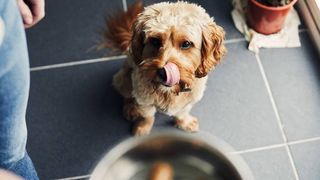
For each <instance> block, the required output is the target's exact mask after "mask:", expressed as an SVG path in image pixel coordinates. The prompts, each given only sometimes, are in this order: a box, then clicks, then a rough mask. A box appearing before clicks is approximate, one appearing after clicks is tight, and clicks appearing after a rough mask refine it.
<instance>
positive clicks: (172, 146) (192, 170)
mask: <svg viewBox="0 0 320 180" xmlns="http://www.w3.org/2000/svg"><path fill="white" fill-rule="evenodd" d="M231 152H233V150H232V148H230V146H228V145H227V144H226V143H224V142H223V141H221V140H219V139H217V138H215V137H212V136H211V135H208V134H203V133H202V134H197V135H190V134H185V133H183V134H182V133H172V132H162V133H157V134H152V135H149V136H145V137H139V138H131V139H128V140H126V141H124V142H122V143H121V144H119V145H117V146H116V147H115V148H113V149H112V150H111V151H110V152H109V153H108V154H107V155H106V156H105V157H104V158H103V159H102V160H101V161H100V163H99V164H98V165H97V167H96V168H95V169H94V171H93V173H92V176H91V178H90V179H91V180H147V179H148V176H149V172H150V168H151V167H152V165H153V164H154V163H155V162H159V161H161V162H166V163H169V164H170V165H171V166H172V168H173V170H174V179H175V180H209V179H210V180H215V179H219V180H220V179H226V180H229V179H230V180H240V179H243V180H251V179H253V176H252V174H251V171H250V170H249V168H248V166H247V164H246V163H245V162H244V160H243V159H242V158H241V157H240V156H239V155H235V154H232V153H231Z"/></svg>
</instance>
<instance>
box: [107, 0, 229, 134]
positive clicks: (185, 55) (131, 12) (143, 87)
mask: <svg viewBox="0 0 320 180" xmlns="http://www.w3.org/2000/svg"><path fill="white" fill-rule="evenodd" d="M106 24H107V28H108V30H107V31H106V32H105V34H104V35H105V37H106V41H105V42H104V47H111V48H114V49H117V50H120V51H122V52H124V53H126V54H127V55H128V59H127V60H126V61H125V62H124V64H123V66H122V68H121V69H120V70H119V72H118V73H117V74H115V75H114V77H113V85H114V87H115V88H116V90H117V91H118V92H119V93H120V94H121V95H122V96H123V98H124V107H123V113H124V116H125V118H127V119H128V120H132V121H134V122H135V126H134V129H133V134H134V135H145V134H149V132H150V130H151V128H152V126H153V123H154V120H155V117H154V116H155V113H156V112H157V111H160V112H163V113H165V114H167V115H170V116H173V117H174V119H175V121H176V125H177V127H179V128H181V129H183V130H185V131H188V132H195V131H198V129H199V124H198V120H197V118H196V117H193V116H192V115H190V110H191V108H192V106H193V105H194V104H195V103H196V102H198V101H199V100H200V99H201V98H202V96H203V92H204V90H205V88H206V82H207V78H208V76H207V74H208V72H209V71H210V70H212V69H213V68H214V67H215V66H216V65H217V64H218V63H219V62H220V60H221V58H222V56H223V55H224V54H225V52H226V48H225V46H224V44H223V43H224V35H225V33H224V31H223V29H222V28H221V27H220V26H218V25H217V24H216V23H215V22H214V21H213V18H211V17H210V16H209V15H208V14H207V13H206V11H205V10H204V9H203V8H202V7H200V6H198V5H196V4H191V3H187V2H183V1H178V2H174V3H171V2H163V3H158V4H154V5H151V6H148V7H145V8H143V6H142V3H140V2H137V3H135V4H134V5H133V6H131V7H130V8H129V9H128V11H127V12H123V13H120V14H118V15H115V16H112V17H110V18H108V19H107V21H106Z"/></svg>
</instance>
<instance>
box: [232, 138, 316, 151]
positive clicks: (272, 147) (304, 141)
mask: <svg viewBox="0 0 320 180" xmlns="http://www.w3.org/2000/svg"><path fill="white" fill-rule="evenodd" d="M315 141H320V137H314V138H308V139H302V140H295V141H291V142H288V143H282V144H274V145H269V146H261V147H257V148H251V149H245V150H240V151H234V152H232V153H231V154H246V153H251V152H257V151H264V150H270V149H276V148H280V147H285V146H286V145H297V144H304V143H309V142H315Z"/></svg>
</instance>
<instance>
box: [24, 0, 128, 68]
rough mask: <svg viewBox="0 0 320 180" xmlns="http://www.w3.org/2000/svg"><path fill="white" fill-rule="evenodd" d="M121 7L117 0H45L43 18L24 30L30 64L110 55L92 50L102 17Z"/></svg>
mask: <svg viewBox="0 0 320 180" xmlns="http://www.w3.org/2000/svg"><path fill="white" fill-rule="evenodd" d="M119 9H120V10H122V9H123V6H122V1H119V0H108V1H105V0H95V1H94V3H93V2H91V1H88V0H68V1H65V0H54V1H46V17H45V18H44V19H43V20H42V21H41V22H40V23H39V24H38V25H36V26H35V27H33V28H31V29H28V30H27V39H28V45H29V54H30V60H31V66H32V67H34V66H41V65H48V64H56V63H63V62H69V61H76V60H82V59H88V58H97V57H101V56H103V55H107V54H110V52H107V51H96V50H94V47H95V46H96V45H97V44H98V43H99V42H100V41H101V37H102V36H101V35H100V33H101V32H102V30H103V28H104V18H105V17H106V15H107V14H112V13H113V12H116V10H119Z"/></svg>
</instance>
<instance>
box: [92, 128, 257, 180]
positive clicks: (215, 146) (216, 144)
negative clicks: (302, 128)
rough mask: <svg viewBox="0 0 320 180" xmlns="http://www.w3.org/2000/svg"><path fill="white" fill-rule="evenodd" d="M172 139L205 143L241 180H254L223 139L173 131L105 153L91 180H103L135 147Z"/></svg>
mask: <svg viewBox="0 0 320 180" xmlns="http://www.w3.org/2000/svg"><path fill="white" fill-rule="evenodd" d="M164 137H170V138H175V139H183V140H187V141H199V142H200V143H204V144H205V145H207V147H208V148H210V149H209V150H210V151H217V152H218V153H220V154H221V155H222V156H223V158H225V159H226V160H228V161H229V163H231V164H232V165H233V167H234V168H235V169H236V171H237V172H238V174H239V175H240V177H241V179H246V180H253V179H254V178H253V174H252V172H251V170H250V168H249V166H248V165H247V163H246V162H245V161H244V159H243V158H242V157H241V156H240V155H239V154H237V153H234V152H235V151H234V149H233V148H232V147H231V146H230V145H229V144H227V143H226V142H224V141H222V140H221V139H219V138H217V137H215V136H213V135H211V134H209V133H205V132H201V133H200V132H198V133H196V134H187V133H181V132H173V131H167V130H166V131H160V132H156V133H153V134H150V135H147V136H143V137H131V138H128V139H126V140H124V141H122V142H120V143H119V144H118V145H116V146H115V147H113V148H112V149H111V150H110V151H109V152H107V153H105V155H104V156H103V158H102V159H101V160H100V161H99V162H98V164H97V165H96V167H95V168H94V170H93V171H92V173H91V176H90V180H102V179H103V178H104V177H105V175H106V172H107V171H106V170H107V169H108V167H110V166H111V165H112V164H113V163H114V162H116V161H117V160H118V159H119V158H121V157H122V156H123V155H124V154H125V153H126V152H128V151H129V150H130V149H132V148H133V147H136V146H138V145H139V144H142V143H143V142H145V141H149V140H153V139H156V138H164Z"/></svg>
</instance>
